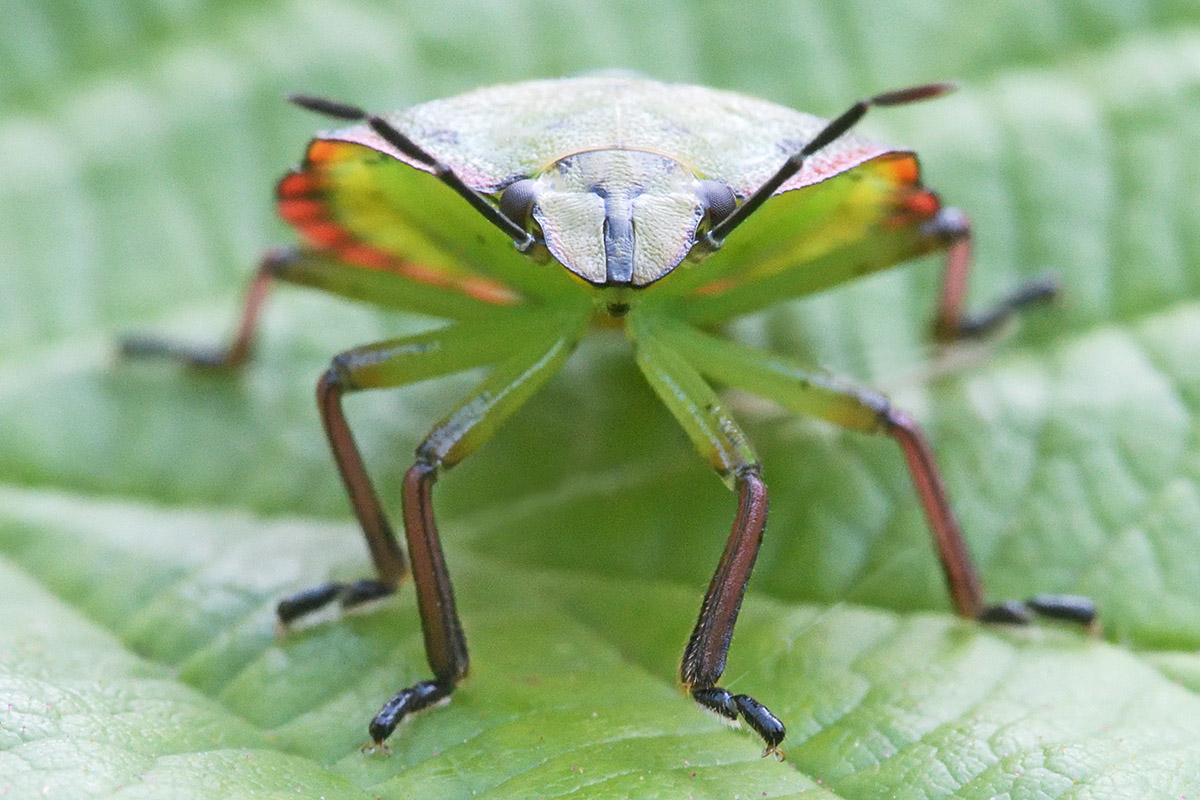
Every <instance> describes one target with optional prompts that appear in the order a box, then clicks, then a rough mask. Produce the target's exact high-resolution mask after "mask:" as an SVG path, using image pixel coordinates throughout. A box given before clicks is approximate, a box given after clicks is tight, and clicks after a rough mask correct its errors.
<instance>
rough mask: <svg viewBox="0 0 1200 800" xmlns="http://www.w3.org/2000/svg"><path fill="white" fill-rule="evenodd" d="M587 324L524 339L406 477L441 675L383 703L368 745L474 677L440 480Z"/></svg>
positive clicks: (411, 536) (420, 592) (425, 610)
mask: <svg viewBox="0 0 1200 800" xmlns="http://www.w3.org/2000/svg"><path fill="white" fill-rule="evenodd" d="M587 320H588V315H587V314H580V315H576V317H575V318H573V319H570V320H566V319H564V320H562V325H561V326H560V327H556V328H554V329H553V330H552V331H550V333H549V335H547V331H546V330H545V329H544V328H543V329H537V330H533V331H528V332H527V334H528V335H527V336H524V337H521V338H519V339H517V341H518V342H520V343H521V345H522V346H521V347H520V349H518V350H517V351H516V352H515V353H513V354H512V355H510V356H509V357H508V358H507V359H505V360H504V361H501V362H499V363H498V364H497V365H496V367H495V368H494V369H493V370H492V372H491V374H490V375H488V377H487V378H486V379H485V380H484V381H483V382H482V383H481V384H480V385H479V386H478V387H477V388H476V390H475V391H474V392H472V394H471V395H470V396H468V397H467V398H466V399H465V400H463V402H462V403H460V404H459V406H458V408H456V409H455V410H454V411H453V412H451V413H450V415H449V416H447V417H446V418H445V419H443V420H442V421H441V422H440V423H438V424H437V425H436V426H435V427H434V429H433V431H432V432H431V433H430V434H429V437H428V438H426V440H425V441H424V442H423V443H422V444H421V446H420V447H418V448H417V460H416V463H415V464H414V465H413V467H412V468H411V469H410V470H409V471H408V473H407V474H406V475H405V478H404V527H405V532H406V534H407V540H408V549H409V555H410V557H411V558H412V566H413V582H414V583H415V584H416V589H417V606H418V608H419V609H420V612H421V630H422V631H423V632H424V635H425V653H426V657H427V658H428V660H429V666H430V669H432V670H433V675H434V677H433V679H432V680H427V681H420V682H418V683H416V684H413V685H412V686H409V687H407V688H404V689H401V690H400V691H399V692H397V693H396V694H395V696H393V697H392V699H391V700H389V701H388V702H387V704H385V705H384V707H383V708H382V709H381V710H380V712H379V713H378V714H377V715H376V716H375V718H374V719H373V720H372V721H371V724H370V727H369V733H370V735H371V741H372V744H371V745H368V747H372V748H384V747H385V745H384V740H386V739H387V737H388V736H390V735H391V733H392V731H393V730H395V728H396V726H397V725H398V724H400V722H401V721H402V720H403V719H404V718H405V717H407V716H409V715H410V714H413V713H415V712H417V711H421V710H422V709H425V708H429V707H430V706H432V705H434V704H436V703H438V702H440V701H442V700H444V699H446V698H448V697H449V696H450V693H451V692H453V691H454V688H455V686H456V685H457V684H458V682H459V681H460V680H461V679H462V678H463V677H464V676H465V675H466V674H467V668H468V663H469V662H468V656H467V643H466V638H465V637H464V635H463V631H462V625H461V623H460V622H459V619H458V612H457V611H456V609H455V604H454V590H453V588H452V587H451V584H450V574H449V572H448V571H447V570H446V563H445V559H444V557H443V555H442V546H441V541H440V538H439V536H438V530H437V524H436V522H435V520H434V515H433V505H432V496H431V495H432V489H433V484H434V481H436V480H437V478H438V475H439V474H440V473H441V472H442V471H444V470H446V469H449V468H450V467H452V466H454V465H455V464H457V463H458V462H459V461H461V460H462V459H463V458H465V457H466V456H467V455H469V454H470V453H471V452H472V451H474V450H475V449H476V448H478V447H479V446H480V445H482V444H483V443H484V442H486V441H487V440H488V439H490V438H491V437H492V435H493V434H494V433H495V431H496V430H497V429H498V428H499V426H500V424H501V423H502V422H503V421H504V420H505V419H507V418H508V417H509V416H510V415H511V414H512V413H513V412H514V411H516V410H517V409H518V408H519V407H520V406H521V405H522V404H523V403H524V402H525V401H526V400H527V399H528V398H529V397H530V396H531V395H532V394H533V393H534V392H536V391H537V390H538V389H539V388H541V387H542V386H543V385H544V384H545V383H546V381H548V380H549V379H550V377H551V376H553V375H554V374H555V373H556V372H558V370H559V369H560V368H561V367H562V365H563V364H564V363H565V362H566V360H567V357H568V356H569V355H570V353H571V351H572V350H573V349H574V347H575V344H576V342H578V340H579V337H580V336H581V335H582V333H583V330H584V325H585V324H586V322H587ZM492 335H493V336H494V335H495V334H492Z"/></svg>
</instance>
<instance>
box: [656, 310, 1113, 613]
mask: <svg viewBox="0 0 1200 800" xmlns="http://www.w3.org/2000/svg"><path fill="white" fill-rule="evenodd" d="M660 335H661V337H662V338H663V340H664V341H665V342H667V344H668V345H669V346H670V347H673V348H674V349H675V351H676V352H678V353H679V355H680V356H681V357H682V358H684V359H685V360H687V362H688V363H689V364H691V365H692V366H693V367H694V368H695V369H696V370H698V371H699V372H701V373H703V374H704V375H705V376H707V377H708V378H710V379H712V380H715V381H718V382H720V383H723V384H726V385H729V386H736V387H738V388H740V389H744V390H746V391H749V392H752V393H754V394H758V395H761V396H763V397H767V398H769V399H771V400H774V401H775V402H777V403H779V404H780V405H782V406H784V407H785V408H788V409H790V410H792V411H797V412H799V413H802V414H810V415H812V416H816V417H820V418H822V419H826V420H828V421H830V422H833V423H836V424H838V425H841V426H842V427H845V428H851V429H854V430H859V431H863V432H866V433H886V434H888V435H890V436H892V437H893V438H894V439H896V441H897V442H898V443H899V445H900V447H901V449H902V450H903V451H904V456H905V460H906V461H907V464H908V470H909V473H910V474H911V475H912V479H913V484H914V485H915V487H916V490H917V495H918V496H919V497H920V500H921V505H922V507H923V508H924V511H925V517H926V519H927V520H928V522H929V528H930V531H931V532H932V534H933V539H934V544H935V545H936V547H937V551H938V556H939V558H940V560H941V563H942V569H943V570H944V572H945V575H946V583H947V586H948V587H949V590H950V596H951V599H952V600H953V602H954V607H955V609H956V610H957V611H958V613H959V614H961V615H962V616H964V617H969V618H972V619H975V618H978V619H982V620H985V621H989V622H1027V621H1028V620H1029V618H1030V616H1031V615H1032V614H1040V615H1043V616H1048V617H1056V618H1059V619H1068V620H1071V621H1073V622H1078V623H1080V624H1083V625H1089V624H1091V622H1092V621H1093V619H1094V617H1095V609H1094V608H1093V606H1092V603H1091V601H1090V600H1088V599H1087V598H1083V597H1076V596H1073V595H1039V596H1037V597H1034V598H1031V599H1030V600H1028V601H1026V602H1015V601H1008V602H1004V603H999V604H996V605H990V606H989V605H986V604H985V601H984V595H983V589H982V585H981V582H980V580H979V575H978V572H977V571H976V569H975V565H974V564H973V563H972V561H971V556H970V553H969V551H968V550H967V546H966V542H965V541H964V539H963V537H962V533H961V531H960V529H959V527H958V521H957V520H956V519H955V517H954V512H953V511H952V510H951V508H950V501H949V498H948V496H947V494H946V489H945V487H944V485H943V484H942V479H941V476H940V474H939V473H938V470H937V466H936V465H935V463H934V460H933V454H932V452H931V451H930V449H929V445H928V443H927V442H926V441H925V437H924V435H923V434H922V433H921V430H920V428H918V427H917V425H916V423H914V422H913V421H912V419H911V418H910V417H909V416H908V415H907V414H905V413H904V412H902V411H899V410H897V409H895V408H893V407H892V406H891V404H890V403H889V402H888V401H887V399H886V398H885V397H883V396H882V395H879V394H877V393H875V392H872V391H869V390H866V389H862V388H859V387H856V386H853V385H851V384H849V383H847V382H845V381H840V380H838V379H836V378H832V377H830V376H828V375H823V374H820V373H812V372H808V371H806V370H804V369H803V368H801V367H799V366H797V365H795V364H793V363H792V362H790V361H788V360H787V359H784V358H781V357H779V356H775V355H772V354H770V353H765V352H761V351H757V350H752V349H750V348H747V347H744V346H742V345H739V344H735V343H733V342H729V341H726V340H723V339H718V338H716V337H713V336H709V335H708V334H705V333H701V332H700V331H698V330H695V329H694V328H690V327H688V326H686V325H683V324H681V323H668V324H664V325H663V326H662V329H661V331H660Z"/></svg>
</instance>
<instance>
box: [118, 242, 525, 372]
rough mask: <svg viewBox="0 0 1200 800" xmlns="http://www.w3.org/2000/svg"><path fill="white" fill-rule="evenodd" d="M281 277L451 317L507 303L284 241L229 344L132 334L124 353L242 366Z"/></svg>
mask: <svg viewBox="0 0 1200 800" xmlns="http://www.w3.org/2000/svg"><path fill="white" fill-rule="evenodd" d="M276 281H283V282H285V283H292V284H296V285H299V286H309V287H312V288H315V289H321V290H322V291H326V292H329V293H331V294H335V295H338V296H340V297H345V298H348V299H350V300H359V301H362V302H366V303H371V304H373V305H377V306H382V307H385V308H395V309H398V310H402V311H412V312H415V313H418V314H427V315H429V316H433V317H440V318H443V319H450V320H470V319H474V318H477V317H479V316H480V315H482V314H488V313H492V312H496V311H498V310H502V309H504V308H507V307H506V306H497V305H495V304H492V303H488V302H484V301H482V300H477V299H475V298H474V297H471V296H469V295H466V294H463V293H461V292H458V291H454V290H452V289H446V288H441V287H437V286H430V285H428V284H424V283H420V282H418V281H414V280H410V279H408V278H405V277H404V276H402V275H399V274H397V273H395V272H389V271H388V270H385V269H369V268H366V267H360V266H354V265H351V264H346V263H345V262H343V261H339V260H338V259H336V258H333V257H332V256H329V255H326V254H323V253H319V252H316V251H314V250H307V249H304V248H298V247H280V248H276V249H273V250H269V251H267V253H265V254H264V255H263V257H262V259H261V260H260V261H259V266H258V270H257V272H255V274H254V278H253V279H252V280H251V282H250V286H249V288H248V289H247V290H246V298H245V300H244V302H243V307H242V314H241V317H240V319H239V321H238V325H237V329H236V330H235V331H234V335H233V337H232V338H231V339H230V341H229V343H228V344H226V345H224V346H220V347H196V346H190V345H182V344H179V343H176V342H170V341H165V340H163V339H159V338H156V337H152V336H131V337H128V338H126V339H125V340H124V341H122V342H121V353H122V355H125V356H128V357H134V358H147V357H154V358H168V359H171V360H174V361H179V362H181V363H183V364H186V365H188V366H192V367H204V368H217V369H220V368H233V367H239V366H241V365H242V364H244V363H245V362H246V361H247V360H248V359H249V357H250V355H251V352H252V350H253V348H254V338H255V334H256V333H257V329H258V319H259V313H260V311H261V310H262V305H263V302H264V301H265V300H266V297H267V294H268V293H269V292H270V289H271V286H272V284H274V283H275V282H276Z"/></svg>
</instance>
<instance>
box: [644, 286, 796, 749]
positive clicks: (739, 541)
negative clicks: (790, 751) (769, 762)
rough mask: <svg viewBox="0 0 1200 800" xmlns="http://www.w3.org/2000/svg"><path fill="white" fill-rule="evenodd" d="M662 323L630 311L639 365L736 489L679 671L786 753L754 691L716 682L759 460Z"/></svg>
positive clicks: (751, 544)
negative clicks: (733, 513) (723, 543)
mask: <svg viewBox="0 0 1200 800" xmlns="http://www.w3.org/2000/svg"><path fill="white" fill-rule="evenodd" d="M663 324H665V323H664V321H663V320H661V319H659V318H657V317H654V316H653V315H652V314H647V313H645V312H643V311H642V310H641V309H640V308H636V307H635V308H634V310H633V311H632V312H631V313H630V315H629V319H628V326H627V329H626V330H627V331H628V334H629V336H630V339H631V340H632V341H633V344H634V348H635V352H636V355H637V363H638V366H639V367H640V368H641V370H642V372H643V374H644V375H645V376H646V379H647V380H648V381H649V382H650V385H651V386H652V387H653V388H654V391H655V392H656V393H657V394H658V396H659V397H660V398H662V400H663V402H664V403H666V405H667V407H668V408H669V409H670V410H671V413H672V414H674V415H675V417H676V418H677V419H678V420H679V422H680V424H682V425H683V428H684V430H685V431H686V432H687V434H688V436H689V437H690V438H691V440H692V442H693V443H694V444H695V445H696V448H697V450H699V451H700V453H701V455H703V456H704V457H705V458H707V459H708V461H709V463H710V464H712V466H713V467H714V468H715V469H716V470H717V472H718V473H719V474H720V475H721V477H722V478H723V479H724V480H725V481H726V482H727V483H728V484H730V486H731V488H733V489H734V490H735V491H736V492H737V493H738V509H737V515H736V516H735V518H734V521H733V526H732V529H731V530H730V534H729V540H728V543H727V544H726V546H725V551H724V553H723V554H722V555H721V560H720V562H719V564H718V565H717V570H716V573H715V574H714V575H713V578H712V582H711V583H710V584H709V587H708V592H707V593H706V594H705V596H704V602H703V604H702V605H701V608H700V616H699V618H698V619H697V620H696V626H695V628H694V629H693V630H692V635H691V637H690V638H689V639H688V643H687V647H686V648H685V649H684V653H683V660H682V663H681V666H680V673H679V676H680V679H681V680H682V682H683V685H684V686H685V687H686V688H687V689H688V690H689V691H690V692H691V694H692V697H693V698H694V699H695V700H696V702H697V703H699V704H700V705H701V706H703V707H705V708H707V709H709V710H711V711H714V712H716V713H717V714H719V715H721V716H723V717H725V718H727V719H730V720H737V719H739V718H741V719H743V720H745V721H746V723H747V724H748V725H749V726H750V727H751V728H753V729H754V730H755V732H757V733H758V735H759V736H761V737H762V739H763V742H764V743H765V744H766V753H773V754H775V755H777V756H781V752H780V750H779V744H780V743H781V742H782V741H783V738H784V735H785V733H786V731H785V729H784V726H783V723H782V722H780V721H779V719H778V718H776V717H775V715H774V714H772V713H771V712H770V711H769V710H768V709H767V708H766V707H765V706H763V705H762V704H761V703H759V702H758V701H757V700H755V699H754V698H753V697H751V696H750V695H745V694H737V695H735V694H731V693H730V692H729V691H728V690H727V689H725V688H723V687H721V686H719V685H718V681H719V680H720V678H721V675H722V673H723V672H724V671H725V658H726V655H727V654H728V652H729V643H730V641H731V640H732V638H733V629H734V625H735V624H736V623H737V616H738V611H739V610H740V608H741V604H742V597H743V596H744V595H745V592H746V584H747V583H748V582H749V580H750V573H751V571H752V570H753V569H754V561H755V559H756V558H757V557H758V549H759V545H760V544H761V543H762V536H763V530H764V528H765V527H766V522H767V490H766V487H765V486H764V485H763V482H762V478H761V476H760V474H759V472H760V469H759V462H758V459H757V457H756V456H755V455H754V452H753V451H752V450H751V449H750V446H749V444H748V443H747V442H746V440H745V437H744V436H743V435H742V432H741V430H740V429H739V428H738V426H737V423H735V422H734V421H733V419H732V418H731V417H730V416H729V415H728V414H726V413H725V411H724V409H722V408H721V404H720V402H719V400H718V399H717V396H716V394H715V393H714V392H713V390H712V388H711V387H710V386H709V385H708V384H707V383H705V381H704V379H703V378H702V377H701V376H700V374H699V373H698V372H697V371H696V369H695V368H694V367H692V365H690V364H689V363H688V362H687V361H686V360H685V359H684V358H682V357H681V355H680V354H679V353H678V352H677V351H675V350H674V349H673V348H672V347H671V346H670V345H669V344H668V343H666V342H665V341H663V339H662V338H661V336H660V333H661V327H662V325H663ZM764 754H765V753H764Z"/></svg>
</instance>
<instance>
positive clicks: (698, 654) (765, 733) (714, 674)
mask: <svg viewBox="0 0 1200 800" xmlns="http://www.w3.org/2000/svg"><path fill="white" fill-rule="evenodd" d="M735 486H736V488H737V492H738V509H737V516H735V517H734V520H733V527H732V529H731V530H730V531H729V540H728V542H726V544H725V551H724V552H723V553H722V554H721V561H720V563H719V564H718V565H717V571H716V572H715V573H714V574H713V577H712V582H711V583H710V584H709V586H708V592H707V593H706V594H705V595H704V603H703V604H702V605H701V606H700V616H699V618H698V619H697V620H696V627H695V628H693V629H692V635H691V636H690V637H689V638H688V643H687V647H686V648H685V649H684V651H683V662H682V663H681V665H680V668H679V678H680V680H681V681H682V682H683V685H684V686H685V687H686V688H687V689H688V690H689V691H690V692H691V693H692V697H693V698H694V699H695V700H696V702H698V703H699V704H700V705H702V706H704V707H705V708H708V709H710V710H712V711H715V712H716V713H718V714H720V715H721V716H723V717H725V718H727V719H730V720H736V719H738V717H739V716H740V717H741V718H742V719H744V720H746V723H747V724H748V725H750V727H751V728H753V729H754V731H755V733H757V734H758V735H759V736H760V737H762V740H763V743H764V744H765V745H766V752H767V753H774V754H776V755H779V754H780V751H779V744H780V743H781V742H782V741H783V737H784V735H785V733H786V730H785V728H784V726H783V723H782V722H780V721H779V719H778V717H776V716H775V715H774V714H772V713H771V712H770V711H769V710H768V709H767V708H766V706H764V705H763V704H762V703H759V702H758V701H757V700H755V699H754V698H753V697H751V696H750V695H746V694H731V693H730V692H729V690H727V689H725V688H723V687H721V686H718V685H717V682H718V681H719V680H720V679H721V675H722V674H723V673H724V672H725V658H726V656H727V655H728V653H729V643H730V642H731V641H732V639H733V629H734V626H735V625H736V624H737V618H738V611H739V610H740V609H741V606H742V598H743V597H744V596H745V594H746V584H747V583H748V582H749V581H750V573H751V572H752V571H753V570H754V562H755V560H756V559H757V558H758V549H759V546H760V545H761V544H762V537H763V530H764V529H765V528H766V525H767V488H766V486H764V485H763V482H762V478H761V477H760V476H759V474H758V465H751V466H747V467H745V468H744V469H742V470H741V471H739V472H738V473H737V475H736V478H735Z"/></svg>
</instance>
